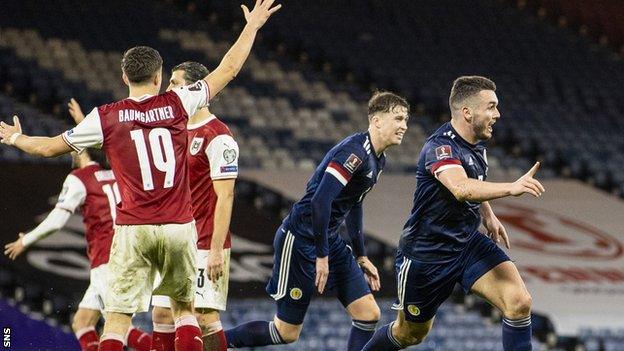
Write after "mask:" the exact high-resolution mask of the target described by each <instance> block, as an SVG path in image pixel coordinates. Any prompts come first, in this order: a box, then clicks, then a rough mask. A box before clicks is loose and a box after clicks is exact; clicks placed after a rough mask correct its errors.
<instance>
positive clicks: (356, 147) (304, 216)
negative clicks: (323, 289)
mask: <svg viewBox="0 0 624 351" xmlns="http://www.w3.org/2000/svg"><path fill="white" fill-rule="evenodd" d="M385 163H386V156H385V154H383V153H382V154H381V155H380V156H377V155H376V153H375V150H374V149H373V146H372V144H371V142H370V135H369V134H368V132H363V133H357V134H353V135H351V136H349V137H347V138H346V139H344V140H343V141H341V142H340V143H338V144H337V145H336V146H334V147H333V148H332V149H331V150H329V152H328V153H327V154H326V155H325V157H324V158H323V161H321V163H320V164H319V166H318V167H317V168H316V170H315V171H314V174H313V175H312V178H310V180H309V181H308V184H307V187H306V193H305V195H304V196H303V198H302V199H301V200H299V201H298V202H297V203H295V204H294V205H293V208H292V209H291V211H290V213H289V214H288V216H287V217H286V218H285V219H284V225H285V227H286V228H288V229H289V230H291V231H292V232H293V233H295V235H300V236H302V237H306V238H309V239H314V236H315V233H314V232H313V229H312V206H311V200H312V197H313V196H314V194H315V193H316V189H317V188H318V186H319V184H320V182H321V179H323V176H324V175H325V174H329V175H331V176H332V177H335V178H336V179H337V180H338V181H339V182H340V183H342V185H344V188H343V189H342V190H341V191H340V193H339V194H338V196H337V197H336V198H335V199H334V201H333V202H332V205H331V216H330V219H329V226H328V228H327V235H328V238H329V239H330V240H331V239H332V237H336V236H337V235H338V234H337V233H338V229H339V227H340V225H341V224H342V223H343V222H344V220H345V218H346V216H347V215H348V214H349V211H351V209H352V208H353V207H354V206H355V205H356V204H358V203H360V202H362V201H363V200H364V197H365V196H366V194H367V193H368V192H369V191H370V190H371V189H372V188H373V186H374V185H375V184H376V183H377V180H378V179H379V176H380V175H381V172H382V171H383V167H384V165H385Z"/></svg>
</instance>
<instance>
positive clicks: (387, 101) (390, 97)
mask: <svg viewBox="0 0 624 351" xmlns="http://www.w3.org/2000/svg"><path fill="white" fill-rule="evenodd" d="M396 106H402V107H405V108H406V109H407V113H409V111H410V105H409V103H408V102H407V100H405V98H404V97H402V96H399V95H397V94H395V93H393V92H390V91H376V92H375V93H373V96H372V97H371V98H370V100H368V118H371V117H372V116H373V115H374V114H376V113H379V112H390V111H392V109H394V108H395V107H396Z"/></svg>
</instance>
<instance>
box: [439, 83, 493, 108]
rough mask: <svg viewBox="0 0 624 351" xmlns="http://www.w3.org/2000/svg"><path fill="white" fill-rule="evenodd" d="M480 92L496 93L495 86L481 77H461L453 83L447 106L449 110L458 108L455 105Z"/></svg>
mask: <svg viewBox="0 0 624 351" xmlns="http://www.w3.org/2000/svg"><path fill="white" fill-rule="evenodd" d="M482 90H492V91H496V84H495V83H494V82H493V81H491V80H490V79H488V78H485V77H481V76H461V77H459V78H457V79H455V81H454V82H453V87H452V88H451V96H450V97H449V106H450V108H451V110H454V109H457V108H459V107H458V106H457V105H458V104H460V103H462V102H463V101H464V100H466V99H467V98H469V97H472V96H474V95H477V94H479V92H480V91H482Z"/></svg>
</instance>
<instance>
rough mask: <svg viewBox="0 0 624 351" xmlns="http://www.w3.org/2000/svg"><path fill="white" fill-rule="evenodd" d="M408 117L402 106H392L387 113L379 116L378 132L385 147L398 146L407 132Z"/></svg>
mask: <svg viewBox="0 0 624 351" xmlns="http://www.w3.org/2000/svg"><path fill="white" fill-rule="evenodd" d="M408 120H409V115H408V114H407V108H405V107H404V106H398V105H396V106H394V107H393V108H392V109H390V111H389V112H383V113H380V114H379V122H378V123H379V131H380V134H381V136H382V138H383V140H384V141H385V144H386V145H387V146H390V145H400V144H401V142H402V141H403V136H404V135H405V132H406V131H407V121H408Z"/></svg>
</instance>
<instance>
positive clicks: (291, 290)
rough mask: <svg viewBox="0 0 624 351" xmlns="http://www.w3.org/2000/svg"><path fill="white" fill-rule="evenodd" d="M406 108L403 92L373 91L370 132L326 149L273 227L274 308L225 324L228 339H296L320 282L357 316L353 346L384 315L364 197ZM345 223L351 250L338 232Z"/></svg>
mask: <svg viewBox="0 0 624 351" xmlns="http://www.w3.org/2000/svg"><path fill="white" fill-rule="evenodd" d="M408 113H409V104H408V103H407V101H405V100H404V99H403V98H401V97H399V96H397V95H395V94H393V93H390V92H380V93H376V94H374V95H373V97H372V98H371V99H370V100H369V102H368V120H369V127H368V131H366V132H361V133H356V134H353V135H351V136H349V137H347V138H346V139H344V140H343V141H341V142H340V143H339V144H337V145H336V146H334V147H333V148H332V149H331V150H330V151H329V152H328V153H327V154H326V155H325V158H324V159H323V161H322V162H321V164H320V165H319V166H318V167H317V169H316V171H315V172H314V174H313V175H312V178H311V179H310V180H309V181H308V185H307V188H306V193H305V195H304V196H303V198H302V199H301V200H299V202H297V203H296V204H295V205H294V206H293V208H292V209H291V211H290V213H289V214H288V216H287V217H286V218H285V219H284V221H283V223H282V225H281V226H280V227H279V229H278V230H277V233H276V234H275V239H274V244H273V246H274V248H275V259H274V262H275V263H274V266H273V274H272V276H271V278H270V280H269V283H268V285H267V292H268V293H269V294H270V295H271V297H273V298H274V299H275V300H276V301H277V303H276V304H277V314H276V315H275V317H274V319H273V321H271V322H268V321H253V322H248V323H245V324H242V325H239V326H237V327H236V328H233V329H230V330H227V331H226V337H227V341H228V344H229V345H228V346H230V347H235V348H236V347H245V346H264V345H272V344H284V343H292V342H294V341H296V340H297V339H298V338H299V334H300V332H301V329H302V327H303V319H304V316H305V314H306V311H307V309H308V305H309V304H310V299H311V298H312V295H313V294H314V290H315V286H316V290H317V291H318V292H319V293H320V294H322V293H323V292H324V291H325V288H326V287H327V289H336V290H337V293H338V299H339V300H340V302H341V303H342V305H343V306H344V307H345V309H346V310H347V313H348V314H349V315H350V316H351V318H352V319H353V323H352V328H351V333H350V335H349V340H348V350H360V349H361V348H362V346H363V345H364V344H365V343H366V342H367V341H368V340H369V339H370V337H371V336H372V335H373V332H374V330H375V326H376V324H377V322H378V321H379V317H380V311H379V307H378V306H377V303H376V302H375V299H374V298H373V295H372V294H371V289H372V290H373V291H376V290H379V287H380V281H379V274H378V272H377V268H375V266H374V265H373V264H372V263H371V262H370V260H369V259H368V258H367V256H366V248H365V245H364V237H363V231H362V226H363V210H362V201H363V200H364V197H365V196H366V194H367V193H368V192H369V191H370V190H371V189H372V187H373V186H374V185H375V184H376V183H377V180H378V179H379V176H380V175H381V172H382V170H383V167H384V164H385V162H386V157H385V155H384V151H385V150H386V149H387V148H388V147H390V146H393V145H399V144H401V141H402V139H403V135H404V134H405V131H406V130H407V120H408V118H409V116H408ZM342 223H345V224H346V226H347V231H348V233H349V236H350V238H351V241H352V244H353V252H352V251H351V249H350V248H349V247H348V246H347V244H346V243H345V241H344V240H343V239H342V237H341V236H340V235H339V233H338V229H339V227H340V225H341V224H342ZM354 255H355V257H356V258H354ZM362 271H363V272H364V273H362ZM369 284H370V287H369Z"/></svg>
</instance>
